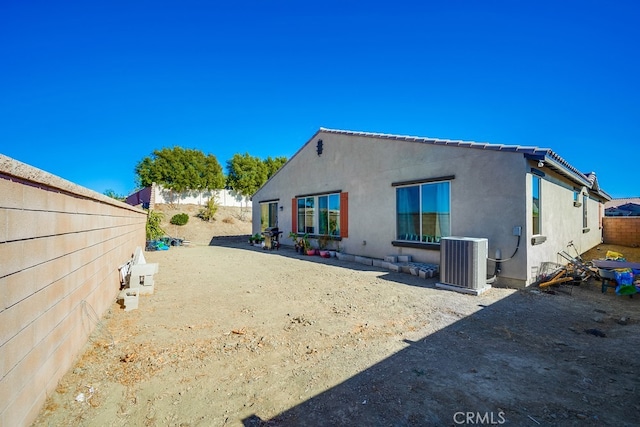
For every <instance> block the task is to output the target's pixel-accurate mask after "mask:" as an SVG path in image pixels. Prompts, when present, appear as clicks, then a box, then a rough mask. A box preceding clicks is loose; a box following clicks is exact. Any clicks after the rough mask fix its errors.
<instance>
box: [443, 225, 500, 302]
mask: <svg viewBox="0 0 640 427" xmlns="http://www.w3.org/2000/svg"><path fill="white" fill-rule="evenodd" d="M488 251H489V241H488V240H487V239H484V238H475V237H443V238H442V239H441V240H440V283H438V284H437V285H436V286H438V287H442V288H448V289H453V290H458V291H461V292H466V293H473V294H476V295H478V294H480V293H482V292H484V291H485V290H486V289H488V288H490V287H491V286H489V285H487V253H488Z"/></svg>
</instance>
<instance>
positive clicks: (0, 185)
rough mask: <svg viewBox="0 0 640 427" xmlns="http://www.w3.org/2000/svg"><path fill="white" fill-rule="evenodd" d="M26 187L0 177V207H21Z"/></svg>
mask: <svg viewBox="0 0 640 427" xmlns="http://www.w3.org/2000/svg"><path fill="white" fill-rule="evenodd" d="M26 187H27V186H26V185H23V184H20V183H17V182H14V181H9V180H8V179H4V178H0V194H2V200H0V207H3V208H11V209H22V207H23V203H24V190H25V188H26Z"/></svg>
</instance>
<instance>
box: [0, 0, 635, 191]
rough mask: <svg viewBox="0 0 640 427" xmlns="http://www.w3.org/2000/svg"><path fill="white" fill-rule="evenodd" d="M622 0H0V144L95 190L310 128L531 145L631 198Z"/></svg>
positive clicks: (256, 151) (631, 46)
mask: <svg viewBox="0 0 640 427" xmlns="http://www.w3.org/2000/svg"><path fill="white" fill-rule="evenodd" d="M639 22H640V2H637V1H631V0H628V1H616V0H606V1H605V0H602V1H590V0H580V1H577V0H576V1H574V0H569V1H565V0H562V1H519V0H509V1H506V0H505V1H491V0H489V1H477V0H476V1H474V0H469V1H455V0H453V1H438V2H435V1H428V0H424V1H402V0H399V1H384V2H376V1H368V2H361V1H358V2H349V1H346V0H343V1H333V0H330V1H322V2H311V1H299V0H298V1H279V0H272V1H265V0H259V1H224V2H223V1H191V0H181V1H173V2H168V1H161V0H154V1H135V0H129V1H61V2H56V1H30V0H1V1H0V153H2V154H5V155H7V156H9V157H12V158H14V159H16V160H19V161H21V162H24V163H27V164H30V165H32V166H35V167H37V168H40V169H43V170H45V171H47V172H50V173H53V174H55V175H58V176H60V177H62V178H65V179H67V180H69V181H72V182H75V183H77V184H80V185H82V186H85V187H88V188H90V189H92V190H95V191H97V192H99V193H102V192H104V191H105V190H108V189H111V190H114V191H115V192H116V193H118V194H129V193H130V192H132V191H133V190H134V188H135V174H134V171H133V169H134V166H135V165H136V163H137V162H139V161H140V160H141V159H142V158H143V157H145V156H149V155H150V154H151V153H152V152H153V150H155V149H161V148H163V147H173V146H175V145H178V146H181V147H184V148H195V149H199V150H201V151H203V152H204V153H206V154H214V155H215V156H216V158H217V159H218V161H219V162H220V164H221V165H222V166H223V167H224V166H225V165H226V162H227V160H229V159H230V158H231V157H232V156H233V154H234V153H244V152H248V153H249V154H251V155H253V156H258V157H261V158H266V157H267V156H287V157H291V156H292V155H293V154H294V153H295V152H296V151H297V150H298V149H299V148H300V146H301V145H302V144H303V143H305V142H306V141H307V140H308V138H310V137H311V136H312V135H313V133H315V131H317V130H318V128H319V127H321V126H323V127H328V128H338V129H346V130H355V131H369V132H384V133H396V134H403V135H416V136H425V137H435V138H448V139H464V140H472V141H478V142H491V143H498V144H513V145H533V146H539V147H548V148H551V149H553V150H554V151H556V152H557V153H558V154H560V155H561V156H562V157H564V158H565V159H566V160H567V161H568V162H569V163H571V164H572V165H573V166H575V167H576V168H578V169H579V170H581V171H583V172H590V171H595V172H596V174H597V176H598V180H599V182H600V185H601V186H602V187H603V188H604V190H605V191H607V192H609V194H611V195H612V196H613V197H632V196H640V148H639V143H640V25H639V24H638V23H639Z"/></svg>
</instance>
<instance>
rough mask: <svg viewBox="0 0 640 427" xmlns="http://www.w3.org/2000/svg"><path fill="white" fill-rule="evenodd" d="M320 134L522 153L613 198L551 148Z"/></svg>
mask: <svg viewBox="0 0 640 427" xmlns="http://www.w3.org/2000/svg"><path fill="white" fill-rule="evenodd" d="M320 132H324V133H333V134H341V135H352V136H363V137H371V138H379V139H393V140H400V141H412V142H419V143H423V144H433V145H448V146H456V147H466V148H475V149H481V150H494V151H509V152H515V153H522V154H523V155H524V156H525V157H526V158H529V159H532V160H537V161H539V162H543V163H544V165H545V167H549V168H550V169H552V170H555V171H556V172H558V173H560V174H562V175H564V176H566V177H567V178H569V179H571V180H572V181H574V182H576V183H578V184H581V185H584V186H586V187H588V188H590V189H591V190H592V191H594V192H596V193H597V194H599V195H600V196H602V197H603V198H604V199H605V200H611V196H610V195H609V194H607V193H606V192H605V191H603V190H602V189H601V188H600V185H599V184H598V179H597V177H596V174H595V172H588V173H586V174H585V173H582V172H580V171H579V170H578V169H576V168H575V167H573V166H571V165H570V164H569V162H567V161H566V160H565V159H563V158H562V157H560V155H558V154H557V153H555V152H554V151H553V150H551V149H550V148H539V147H530V146H522V145H503V144H489V143H484V142H473V141H461V140H451V139H439V138H427V137H417V136H406V135H391V134H386V133H374V132H355V131H348V130H339V129H327V128H322V127H321V128H320V130H318V132H316V133H315V134H314V135H313V136H312V137H311V139H313V138H315V136H316V135H317V134H318V133H320Z"/></svg>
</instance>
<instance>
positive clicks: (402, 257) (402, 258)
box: [398, 255, 411, 262]
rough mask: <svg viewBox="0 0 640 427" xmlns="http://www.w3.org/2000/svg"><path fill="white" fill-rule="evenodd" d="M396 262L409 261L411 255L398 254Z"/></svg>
mask: <svg viewBox="0 0 640 427" xmlns="http://www.w3.org/2000/svg"><path fill="white" fill-rule="evenodd" d="M398 262H411V255H398Z"/></svg>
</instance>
